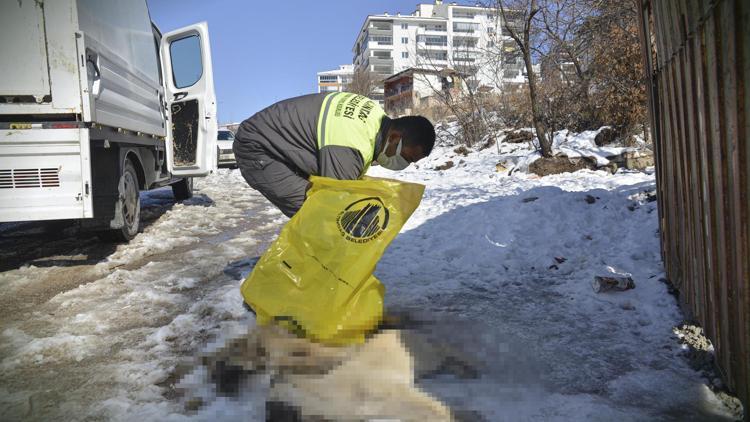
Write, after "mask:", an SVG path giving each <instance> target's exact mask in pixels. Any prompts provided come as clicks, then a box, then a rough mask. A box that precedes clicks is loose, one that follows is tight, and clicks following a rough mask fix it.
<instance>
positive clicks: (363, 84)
mask: <svg viewBox="0 0 750 422" xmlns="http://www.w3.org/2000/svg"><path fill="white" fill-rule="evenodd" d="M379 83H380V78H379V77H378V76H377V75H376V74H375V73H373V72H370V71H369V70H366V69H359V70H357V71H355V72H354V75H353V76H352V80H351V82H349V84H347V85H346V90H347V91H348V92H353V93H355V94H360V95H364V96H365V97H371V96H372V95H373V94H374V93H375V91H376V90H377V88H378V85H379Z"/></svg>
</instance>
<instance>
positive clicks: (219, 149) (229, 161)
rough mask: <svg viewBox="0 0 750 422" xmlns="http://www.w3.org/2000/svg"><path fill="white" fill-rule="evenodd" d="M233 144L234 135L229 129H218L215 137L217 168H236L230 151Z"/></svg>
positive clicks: (232, 152) (232, 153)
mask: <svg viewBox="0 0 750 422" xmlns="http://www.w3.org/2000/svg"><path fill="white" fill-rule="evenodd" d="M233 143H234V133H232V131H231V130H229V129H219V132H218V134H217V135H216V156H217V159H216V162H217V163H219V167H221V166H227V167H230V168H237V161H236V160H235V159H234V150H233V149H232V144H233Z"/></svg>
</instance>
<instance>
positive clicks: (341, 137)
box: [318, 92, 385, 174]
mask: <svg viewBox="0 0 750 422" xmlns="http://www.w3.org/2000/svg"><path fill="white" fill-rule="evenodd" d="M383 116H385V111H383V109H382V108H381V107H380V105H379V104H378V103H377V102H375V101H373V100H371V99H369V98H367V97H365V96H363V95H357V94H352V93H349V92H333V93H331V94H328V95H326V97H325V98H324V99H323V106H322V108H321V110H320V113H319V114H318V149H320V148H323V147H324V146H328V145H338V146H344V147H349V148H354V149H356V150H358V151H359V152H360V154H362V161H363V164H364V168H363V170H362V174H364V172H365V171H367V169H368V168H369V167H370V163H372V160H373V154H374V152H375V138H376V137H377V135H378V131H379V130H380V122H381V120H382V119H383Z"/></svg>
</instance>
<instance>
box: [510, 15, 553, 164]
mask: <svg viewBox="0 0 750 422" xmlns="http://www.w3.org/2000/svg"><path fill="white" fill-rule="evenodd" d="M503 3H510V1H508V0H497V8H498V9H499V10H500V14H501V15H502V18H503V28H504V29H505V31H506V32H507V34H508V35H509V36H510V37H511V38H513V40H514V41H515V42H516V45H517V46H518V49H519V50H520V51H521V55H522V57H523V62H524V66H525V67H526V75H527V78H528V88H529V99H530V102H531V116H532V121H533V125H534V129H535V130H536V136H537V139H539V147H540V149H541V153H542V156H544V157H552V136H553V135H554V134H552V133H551V134H550V135H549V136H548V135H547V127H546V125H545V119H544V113H543V109H542V106H541V104H540V99H539V88H538V85H537V76H536V74H535V73H534V65H533V61H532V50H533V49H534V46H533V45H532V31H533V28H534V20H535V17H536V15H537V13H539V11H540V10H541V8H540V7H539V3H538V1H537V0H516V1H513V3H512V4H511V5H510V7H506V5H505V4H503ZM509 10H513V11H514V12H519V13H521V14H522V22H523V25H522V26H521V27H520V28H518V27H514V25H513V24H512V22H513V21H514V20H513V19H509V13H508V11H509Z"/></svg>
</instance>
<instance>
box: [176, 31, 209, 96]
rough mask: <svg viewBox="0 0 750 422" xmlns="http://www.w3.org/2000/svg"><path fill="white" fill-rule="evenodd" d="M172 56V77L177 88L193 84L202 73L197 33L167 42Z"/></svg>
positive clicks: (199, 43)
mask: <svg viewBox="0 0 750 422" xmlns="http://www.w3.org/2000/svg"><path fill="white" fill-rule="evenodd" d="M169 54H170V55H171V58H172V78H173V81H174V86H175V87H176V88H178V89H181V88H187V87H190V86H193V85H195V83H196V82H198V81H199V80H200V79H201V76H202V75H203V61H202V60H201V42H200V38H199V37H198V35H190V36H187V37H185V38H180V39H178V40H175V41H172V42H171V43H170V44H169Z"/></svg>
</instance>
